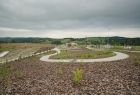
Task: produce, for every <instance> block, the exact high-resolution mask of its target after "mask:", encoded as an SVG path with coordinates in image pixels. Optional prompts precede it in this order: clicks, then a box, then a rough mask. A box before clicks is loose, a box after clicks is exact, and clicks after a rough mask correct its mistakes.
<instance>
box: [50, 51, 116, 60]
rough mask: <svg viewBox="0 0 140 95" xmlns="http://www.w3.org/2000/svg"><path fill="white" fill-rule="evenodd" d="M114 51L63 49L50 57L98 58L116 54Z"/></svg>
mask: <svg viewBox="0 0 140 95" xmlns="http://www.w3.org/2000/svg"><path fill="white" fill-rule="evenodd" d="M115 55H116V54H115V53H113V52H112V51H108V50H104V51H93V50H88V49H80V50H79V49H78V50H61V51H60V53H59V54H57V55H54V56H51V57H50V59H96V58H106V57H111V56H115Z"/></svg>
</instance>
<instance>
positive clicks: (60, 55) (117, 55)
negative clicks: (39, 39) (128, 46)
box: [40, 48, 129, 62]
mask: <svg viewBox="0 0 140 95" xmlns="http://www.w3.org/2000/svg"><path fill="white" fill-rule="evenodd" d="M54 50H55V51H57V53H54V54H50V55H46V56H43V57H41V58H40V60H41V61H46V62H108V61H117V60H122V59H126V58H128V57H129V55H127V54H124V53H121V52H110V51H92V52H91V51H88V53H87V51H86V52H84V51H83V52H79V54H78V52H73V53H71V51H68V50H65V51H63V50H60V49H58V48H55V49H54ZM69 52H70V53H69ZM93 52H94V54H93ZM92 54H93V55H92ZM95 55H96V56H95ZM97 55H98V56H97ZM113 55H114V56H113ZM101 56H102V57H101ZM103 56H104V57H103ZM107 56H108V57H107Z"/></svg>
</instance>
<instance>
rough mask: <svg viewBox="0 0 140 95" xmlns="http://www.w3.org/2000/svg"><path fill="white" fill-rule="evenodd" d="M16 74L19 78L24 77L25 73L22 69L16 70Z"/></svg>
mask: <svg viewBox="0 0 140 95" xmlns="http://www.w3.org/2000/svg"><path fill="white" fill-rule="evenodd" d="M15 76H16V78H17V79H23V77H24V74H23V72H22V71H21V70H16V72H15Z"/></svg>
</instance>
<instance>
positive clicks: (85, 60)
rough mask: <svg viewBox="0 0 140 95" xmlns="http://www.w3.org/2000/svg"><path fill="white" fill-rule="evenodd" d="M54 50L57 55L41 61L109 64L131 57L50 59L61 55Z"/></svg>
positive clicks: (119, 54) (43, 58)
mask: <svg viewBox="0 0 140 95" xmlns="http://www.w3.org/2000/svg"><path fill="white" fill-rule="evenodd" d="M53 50H56V51H57V53H54V54H50V55H46V56H43V57H41V58H40V60H41V61H46V62H109V61H117V60H122V59H126V58H128V57H129V55H127V54H124V53H121V52H114V53H115V54H116V55H115V56H112V57H107V58H98V59H49V57H50V56H54V55H57V54H59V53H60V49H58V48H54V49H53Z"/></svg>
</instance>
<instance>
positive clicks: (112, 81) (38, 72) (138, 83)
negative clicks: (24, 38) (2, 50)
mask: <svg viewBox="0 0 140 95" xmlns="http://www.w3.org/2000/svg"><path fill="white" fill-rule="evenodd" d="M129 55H130V58H129V59H126V60H121V61H117V62H104V63H47V62H42V61H39V58H40V56H36V57H31V58H27V59H23V60H21V61H16V62H11V63H9V64H6V65H9V68H11V71H10V75H9V77H8V78H9V79H8V81H9V82H8V83H7V85H6V84H5V83H4V82H3V81H0V84H1V87H0V89H1V93H3V94H7V95H140V64H138V65H137V64H135V62H136V59H137V60H139V59H140V53H129ZM76 68H80V69H82V70H83V72H84V73H83V79H82V81H81V82H80V84H79V85H76V84H74V83H73V80H72V77H73V75H72V71H73V70H75V69H76ZM16 70H20V71H22V74H21V75H22V76H21V75H20V74H19V75H20V77H16V76H17V75H16Z"/></svg>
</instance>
